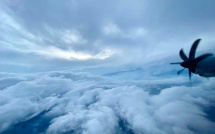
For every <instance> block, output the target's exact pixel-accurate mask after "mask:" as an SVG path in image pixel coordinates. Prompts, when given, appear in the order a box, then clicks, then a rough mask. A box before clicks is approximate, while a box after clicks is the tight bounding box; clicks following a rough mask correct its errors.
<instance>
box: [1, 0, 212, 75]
mask: <svg viewBox="0 0 215 134" xmlns="http://www.w3.org/2000/svg"><path fill="white" fill-rule="evenodd" d="M213 3H214V2H213V1H212V0H210V1H204V2H203V1H185V0H182V1H178V2H172V1H170V0H165V1H162V2H158V1H150V2H149V1H142V0H134V1H130V0H126V1H122V0H119V1H113V0H110V1H94V0H88V1H82V0H81V1H77V0H66V1H54V2H53V1H45V2H44V1H42V0H38V1H32V0H29V1H21V0H15V1H11V0H6V1H1V6H0V10H1V14H0V17H1V20H2V21H1V22H0V23H1V27H0V30H1V31H2V32H1V37H0V38H1V42H0V43H1V55H2V56H1V60H2V61H4V64H2V66H3V67H4V68H2V69H1V70H2V71H7V72H15V71H13V69H15V68H16V70H18V71H20V72H26V71H25V70H29V72H30V71H34V72H40V71H44V70H45V71H50V70H62V69H77V68H88V67H104V66H106V67H110V66H113V65H114V66H123V65H127V64H132V65H134V66H137V67H140V66H144V65H147V64H149V63H151V62H155V61H156V62H159V63H160V62H162V61H168V60H170V59H171V58H170V57H174V58H173V59H174V60H177V59H179V58H177V53H178V50H180V48H182V47H183V48H185V50H187V51H188V49H189V48H190V45H191V44H192V42H193V41H194V40H195V39H196V38H202V39H203V40H202V45H200V50H201V51H209V50H210V51H211V52H212V53H213V51H214V50H215V49H214V47H213V44H214V39H213V36H214V26H213V24H214V23H213V22H214V20H215V18H214V15H213V13H214V9H215V7H214V5H215V4H213ZM170 50H171V51H170ZM17 60H18V61H19V62H16V61H17ZM59 64H60V65H61V66H58V65H59ZM12 66H14V67H12ZM38 68H43V69H38ZM27 72H28V71H27Z"/></svg>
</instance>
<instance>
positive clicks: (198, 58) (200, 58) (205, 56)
mask: <svg viewBox="0 0 215 134" xmlns="http://www.w3.org/2000/svg"><path fill="white" fill-rule="evenodd" d="M212 55H213V54H211V53H206V54H203V55H201V56H198V57H197V58H196V59H195V60H194V62H195V63H198V62H200V61H201V60H203V59H205V58H207V57H209V56H212Z"/></svg>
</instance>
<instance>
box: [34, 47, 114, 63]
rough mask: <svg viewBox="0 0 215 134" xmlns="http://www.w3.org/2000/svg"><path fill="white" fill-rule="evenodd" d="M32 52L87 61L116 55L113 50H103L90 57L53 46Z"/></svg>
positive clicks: (89, 55) (86, 54)
mask: <svg viewBox="0 0 215 134" xmlns="http://www.w3.org/2000/svg"><path fill="white" fill-rule="evenodd" d="M33 52H35V53H38V54H40V55H45V56H47V57H51V58H60V59H66V60H89V59H99V60H104V59H106V58H109V57H111V56H113V55H114V54H115V53H116V51H114V50H111V49H104V50H101V52H99V53H98V54H95V55H92V54H88V53H86V52H76V51H74V50H72V49H70V50H62V49H59V48H56V47H53V46H50V47H46V48H42V49H40V50H34V51H33Z"/></svg>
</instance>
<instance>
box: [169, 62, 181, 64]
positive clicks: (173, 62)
mask: <svg viewBox="0 0 215 134" xmlns="http://www.w3.org/2000/svg"><path fill="white" fill-rule="evenodd" d="M181 63H182V62H173V63H170V64H181Z"/></svg>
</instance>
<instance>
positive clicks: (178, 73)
mask: <svg viewBox="0 0 215 134" xmlns="http://www.w3.org/2000/svg"><path fill="white" fill-rule="evenodd" d="M184 69H185V68H183V69H181V70H179V71H178V72H177V75H180V74H181V73H182V72H183V71H184Z"/></svg>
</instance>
